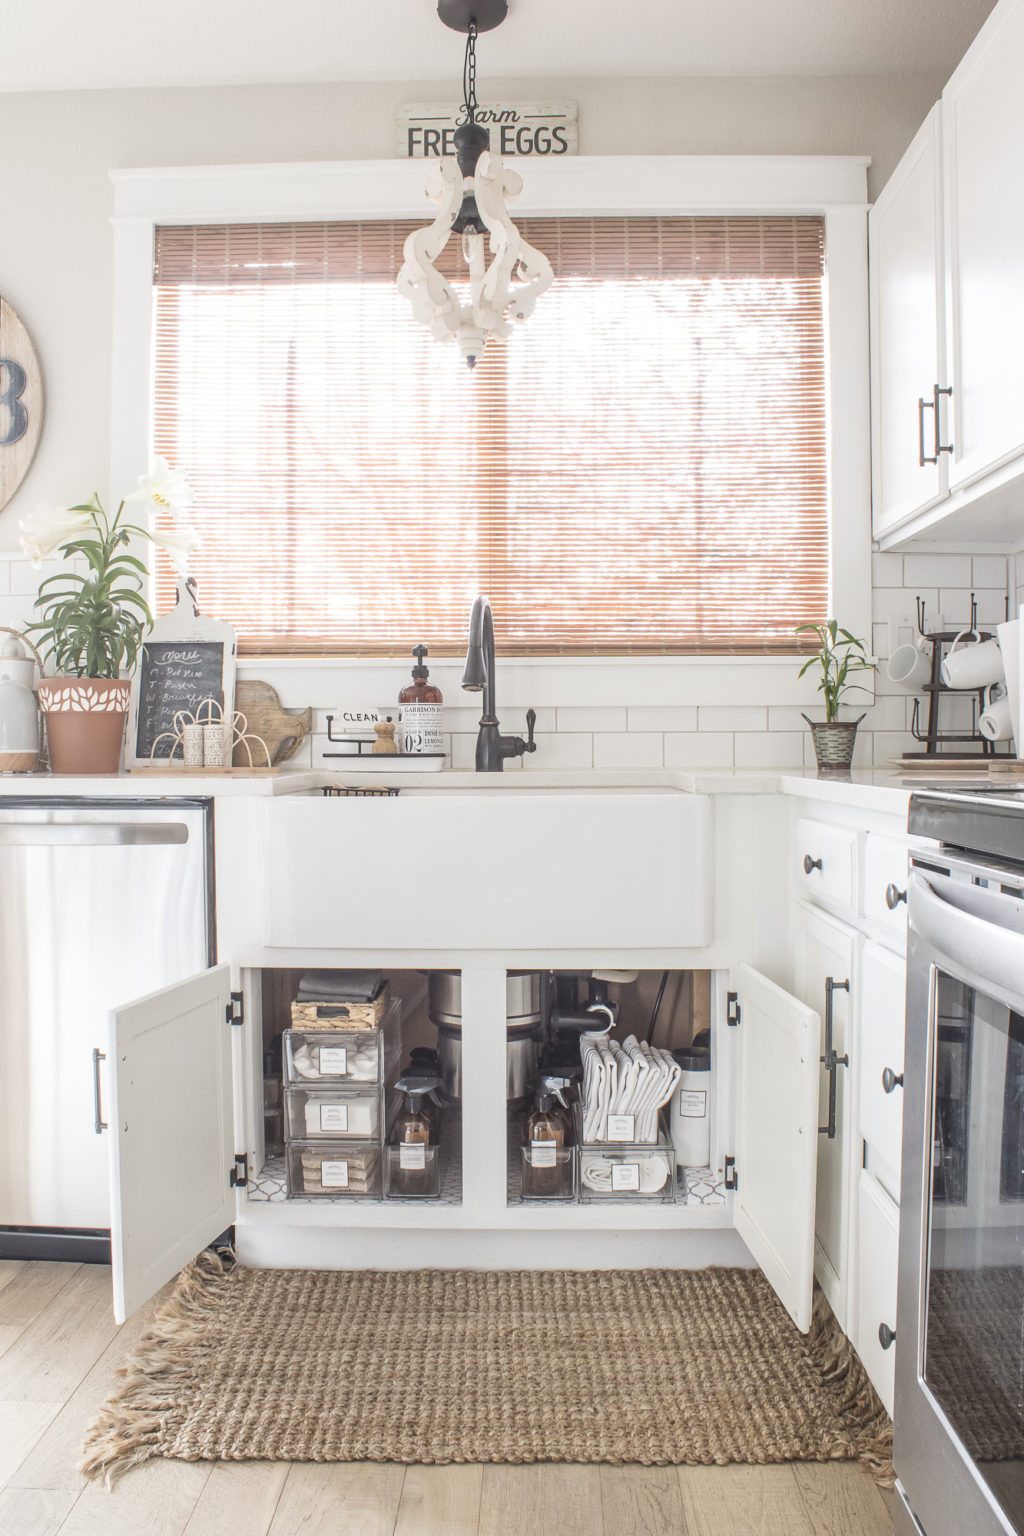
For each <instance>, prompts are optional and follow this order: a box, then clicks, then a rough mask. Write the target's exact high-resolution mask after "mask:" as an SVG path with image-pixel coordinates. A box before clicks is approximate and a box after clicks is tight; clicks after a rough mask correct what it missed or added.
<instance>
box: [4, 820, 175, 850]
mask: <svg viewBox="0 0 1024 1536" xmlns="http://www.w3.org/2000/svg"><path fill="white" fill-rule="evenodd" d="M187 842H188V827H187V826H186V825H185V823H184V822H183V821H88V820H83V821H0V847H4V848H54V847H63V848H68V847H70V848H140V847H142V848H153V847H158V846H160V845H165V844H171V843H187Z"/></svg>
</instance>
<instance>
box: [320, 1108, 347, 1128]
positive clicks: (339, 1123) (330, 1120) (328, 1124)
mask: <svg viewBox="0 0 1024 1536" xmlns="http://www.w3.org/2000/svg"><path fill="white" fill-rule="evenodd" d="M320 1129H321V1130H322V1131H347V1130H348V1105H347V1104H321V1105H320Z"/></svg>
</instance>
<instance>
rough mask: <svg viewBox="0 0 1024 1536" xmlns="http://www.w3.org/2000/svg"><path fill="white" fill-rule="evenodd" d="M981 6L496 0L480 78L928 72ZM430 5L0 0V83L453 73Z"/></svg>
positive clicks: (981, 1)
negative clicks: (502, 2) (502, 17)
mask: <svg viewBox="0 0 1024 1536" xmlns="http://www.w3.org/2000/svg"><path fill="white" fill-rule="evenodd" d="M992 4H993V0H774V3H771V0H632V3H628V0H509V15H508V19H507V21H505V22H504V23H503V25H502V26H501V28H500V30H499V31H496V32H494V33H492V34H486V35H484V36H483V37H482V38H481V41H480V44H479V50H478V57H479V65H480V68H479V73H480V83H481V86H482V87H484V89H485V88H486V77H487V74H488V73H490V74H491V75H492V76H494V77H495V78H498V77H500V78H502V79H508V78H516V77H519V78H522V77H529V78H530V79H531V80H534V79H535V80H543V79H544V78H545V77H557V76H571V77H574V78H577V77H586V76H590V75H620V76H622V75H858V74H885V73H890V72H893V73H894V72H901V71H904V70H907V71H922V72H928V73H931V72H938V73H939V74H941V75H942V76H943V78H945V76H946V75H948V74H949V73H950V72H951V71H952V69H953V67H954V65H955V64H956V63H957V61H958V60H959V59H960V58H961V57H962V55H963V53H964V51H965V50H966V48H967V45H968V44H969V43H970V41H971V39H972V38H973V37H974V35H975V33H976V32H977V30H978V28H979V26H980V25H981V23H982V21H983V20H984V19H985V17H986V16H987V15H988V12H989V11H990V10H991V9H992ZM461 64H462V41H461V39H460V38H458V37H457V36H456V34H455V33H453V32H451V31H450V30H449V29H448V28H446V27H445V26H443V25H442V23H441V22H440V21H439V20H438V18H437V15H436V11H435V4H434V0H284V3H282V0H174V4H172V5H170V6H163V5H156V4H154V3H152V0H150V3H148V4H147V3H145V0H93V3H92V4H89V3H86V0H0V91H42V90H74V89H101V88H106V87H118V86H136V87H137V86H188V85H256V84H271V83H296V82H306V81H344V80H353V81H357V80H364V81H366V80H391V81H418V80H424V81H437V82H442V81H443V82H448V83H453V82H457V81H458V80H459V79H460V77H461Z"/></svg>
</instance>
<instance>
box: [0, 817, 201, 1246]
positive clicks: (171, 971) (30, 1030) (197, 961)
mask: <svg viewBox="0 0 1024 1536" xmlns="http://www.w3.org/2000/svg"><path fill="white" fill-rule="evenodd" d="M212 831H213V828H212V814H211V810H210V803H209V802H208V801H202V800H184V799H183V800H159V801H153V800H150V801H145V802H143V801H138V800H111V799H70V798H69V799H58V798H50V797H47V798H46V799H43V798H35V799H33V798H29V797H25V798H22V797H11V798H7V799H4V800H2V801H0V1257H19V1258H24V1257H45V1258H92V1259H98V1258H102V1257H103V1256H104V1253H105V1252H106V1239H107V1236H108V1232H107V1229H109V1226H110V1192H109V1173H108V1161H107V1159H108V1153H107V1140H108V1137H107V1136H106V1135H105V1134H104V1132H105V1126H104V1109H103V1086H104V1080H105V1063H104V1060H103V1057H102V1054H101V1053H102V1050H103V1044H104V1042H105V1040H106V1038H107V1014H108V1013H109V1012H110V1010H111V1009H112V1008H114V1007H117V1006H118V1005H120V1004H122V1003H126V1002H129V1001H131V1000H132V999H133V998H136V997H142V996H145V994H146V993H149V992H153V991H155V990H156V989H157V988H159V987H164V986H167V985H168V984H169V983H171V982H174V981H178V980H180V979H181V978H182V977H185V976H189V975H191V974H193V973H194V972H196V971H202V970H205V969H206V967H207V966H208V965H211V964H212V963H213V961H214V958H215V954H214V949H215V940H214V932H213V901H212V886H213V846H212ZM181 1115H182V1134H183V1135H184V1134H187V1125H188V1105H185V1104H183V1105H182V1106H181Z"/></svg>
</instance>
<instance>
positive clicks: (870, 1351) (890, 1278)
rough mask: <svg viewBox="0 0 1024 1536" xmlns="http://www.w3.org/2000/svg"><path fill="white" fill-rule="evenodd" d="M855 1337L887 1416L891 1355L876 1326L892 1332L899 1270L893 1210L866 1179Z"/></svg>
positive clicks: (860, 1203) (861, 1189)
mask: <svg viewBox="0 0 1024 1536" xmlns="http://www.w3.org/2000/svg"><path fill="white" fill-rule="evenodd" d="M857 1217H858V1220H857V1333H856V1337H855V1340H854V1342H855V1343H856V1346H857V1353H858V1355H859V1356H860V1358H861V1361H862V1363H863V1365H864V1369H865V1370H866V1371H867V1373H868V1376H869V1377H870V1378H871V1383H872V1385H873V1386H874V1389H875V1391H876V1392H877V1393H878V1395H879V1397H880V1398H881V1399H882V1402H883V1403H884V1404H885V1406H886V1409H887V1410H888V1412H889V1413H890V1414H891V1413H892V1404H893V1383H894V1379H895V1372H896V1358H895V1357H896V1350H897V1349H898V1348H899V1342H898V1341H896V1342H895V1343H892V1344H890V1345H889V1348H888V1349H884V1348H883V1347H882V1342H881V1340H880V1338H879V1335H878V1330H879V1327H880V1326H881V1325H883V1324H884V1325H885V1326H886V1327H888V1328H891V1329H892V1331H893V1332H894V1333H895V1331H896V1277H897V1273H898V1270H899V1235H900V1213H899V1207H898V1206H897V1205H896V1204H895V1202H894V1201H892V1200H890V1199H889V1196H888V1195H887V1194H886V1193H885V1190H884V1189H882V1187H881V1186H880V1185H879V1184H876V1183H875V1181H874V1179H872V1178H871V1177H870V1176H869V1175H868V1174H866V1173H862V1174H861V1176H860V1184H859V1186H858V1191H857Z"/></svg>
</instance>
